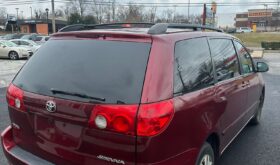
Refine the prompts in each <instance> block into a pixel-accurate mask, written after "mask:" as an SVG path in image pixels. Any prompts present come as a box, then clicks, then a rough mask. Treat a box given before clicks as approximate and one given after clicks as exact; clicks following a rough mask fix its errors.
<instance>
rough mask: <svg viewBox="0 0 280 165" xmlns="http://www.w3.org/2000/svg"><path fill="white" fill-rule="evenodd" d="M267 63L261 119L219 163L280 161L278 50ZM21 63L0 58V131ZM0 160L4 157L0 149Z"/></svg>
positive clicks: (240, 164)
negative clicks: (10, 87)
mask: <svg viewBox="0 0 280 165" xmlns="http://www.w3.org/2000/svg"><path fill="white" fill-rule="evenodd" d="M262 60H264V61H266V62H267V63H268V64H269V66H270V70H269V72H268V73H264V74H263V77H264V79H265V81H266V98H265V104H264V109H263V116H262V123H261V124H260V125H258V126H247V127H246V128H245V129H244V130H243V131H242V132H241V133H240V135H239V136H237V138H236V139H235V140H234V141H233V143H232V144H231V145H230V146H229V148H228V149H227V150H226V151H225V152H224V154H223V155H222V157H221V160H220V162H219V164H220V165H279V164H280V154H279V153H280V145H279V144H280V138H279V137H280V122H279V119H280V109H279V107H280V102H279V100H280V86H279V85H280V53H279V54H276V53H274V54H265V56H264V59H262ZM24 63H25V60H23V61H10V60H2V59H0V131H1V132H2V131H3V130H4V129H5V127H7V126H8V125H9V117H8V111H7V105H6V101H5V90H6V88H5V87H6V86H7V85H8V84H9V83H10V81H11V80H12V79H13V77H14V75H15V74H16V73H17V71H18V70H19V69H20V68H21V66H22V65H23V64H24ZM0 164H1V165H6V164H7V161H6V159H5V157H4V155H3V152H2V150H0Z"/></svg>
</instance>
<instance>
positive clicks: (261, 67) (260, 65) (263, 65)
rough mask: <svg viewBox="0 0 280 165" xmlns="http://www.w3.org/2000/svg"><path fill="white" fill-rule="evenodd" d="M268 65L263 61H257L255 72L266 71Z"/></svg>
mask: <svg viewBox="0 0 280 165" xmlns="http://www.w3.org/2000/svg"><path fill="white" fill-rule="evenodd" d="M268 70H269V66H268V65H267V64H266V63H265V62H257V72H267V71H268Z"/></svg>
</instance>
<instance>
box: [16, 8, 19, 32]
mask: <svg viewBox="0 0 280 165" xmlns="http://www.w3.org/2000/svg"><path fill="white" fill-rule="evenodd" d="M18 9H19V8H16V10H17V32H19V28H18Z"/></svg>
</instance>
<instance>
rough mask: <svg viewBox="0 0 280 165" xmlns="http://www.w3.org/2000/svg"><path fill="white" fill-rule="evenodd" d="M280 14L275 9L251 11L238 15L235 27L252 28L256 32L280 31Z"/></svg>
mask: <svg viewBox="0 0 280 165" xmlns="http://www.w3.org/2000/svg"><path fill="white" fill-rule="evenodd" d="M279 26H280V12H279V11H278V10H274V9H251V10H248V12H243V13H237V14H236V17H235V27H236V28H239V27H250V28H252V29H253V30H254V31H279V30H280V27H279Z"/></svg>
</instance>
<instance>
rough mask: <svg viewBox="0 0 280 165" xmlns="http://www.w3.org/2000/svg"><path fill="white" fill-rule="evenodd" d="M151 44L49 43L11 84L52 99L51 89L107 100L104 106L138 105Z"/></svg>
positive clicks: (60, 41) (63, 96)
mask: <svg viewBox="0 0 280 165" xmlns="http://www.w3.org/2000/svg"><path fill="white" fill-rule="evenodd" d="M150 47H151V44H150V43H136V42H120V41H101V40H70V39H69V40H51V41H48V42H47V43H46V44H44V45H43V46H42V47H41V48H40V49H39V50H38V51H37V52H36V55H34V56H33V57H32V58H31V59H30V60H29V61H28V62H27V63H26V65H25V66H24V67H23V69H22V70H21V71H20V73H19V74H18V76H17V77H16V78H15V80H14V84H16V85H17V86H19V87H21V88H22V89H24V90H26V91H29V92H33V93H38V94H42V95H48V96H55V97H61V98H67V99H73V100H78V101H87V100H85V99H81V98H78V97H73V96H66V95H61V94H56V95H54V94H53V93H52V92H51V91H50V89H51V88H54V89H59V90H62V91H67V92H76V93H82V94H86V95H89V96H93V97H101V98H105V99H106V103H114V104H115V103H117V102H123V103H127V104H134V103H139V101H140V99H141V92H142V86H143V83H144V76H145V71H146V65H147V61H148V56H149V51H150Z"/></svg>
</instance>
